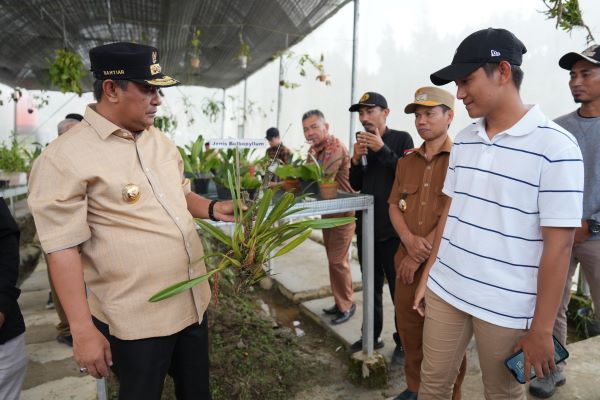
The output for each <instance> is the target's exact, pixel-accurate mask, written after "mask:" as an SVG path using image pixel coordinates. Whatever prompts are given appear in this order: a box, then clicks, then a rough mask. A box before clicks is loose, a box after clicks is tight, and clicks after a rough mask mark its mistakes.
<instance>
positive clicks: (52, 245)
mask: <svg viewBox="0 0 600 400" xmlns="http://www.w3.org/2000/svg"><path fill="white" fill-rule="evenodd" d="M128 184H134V185H137V186H138V187H139V191H140V197H139V200H138V201H137V202H135V203H129V202H127V201H126V200H125V199H124V197H123V194H122V191H123V188H124V187H125V186H126V185H128ZM189 192H190V185H189V181H188V180H187V179H184V178H183V165H182V160H181V157H180V155H179V152H178V151H177V148H176V147H175V146H174V145H173V143H172V142H171V141H170V140H169V139H168V138H167V137H166V136H165V135H163V134H162V133H161V132H160V131H158V130H157V129H155V128H153V127H151V128H149V129H148V130H145V131H143V132H142V133H141V134H140V135H138V136H137V137H136V138H135V139H134V136H133V135H132V134H131V133H130V132H128V131H126V130H124V129H121V128H119V127H118V126H116V125H114V124H113V123H112V122H110V121H108V120H107V119H105V118H104V117H102V116H101V115H100V114H98V113H97V112H96V111H95V106H94V105H93V104H92V105H90V106H88V108H87V109H86V112H85V117H84V120H83V121H82V122H81V123H79V124H78V125H76V126H75V127H73V128H72V129H70V130H69V131H68V132H66V133H65V134H64V135H62V136H60V137H58V138H57V139H56V140H54V141H53V142H52V143H51V144H50V145H49V146H48V148H47V149H45V150H44V151H43V152H42V154H41V156H40V157H39V158H38V159H37V160H36V162H35V164H34V166H33V169H32V172H31V177H30V183H29V198H28V203H29V208H30V210H31V213H32V214H33V217H34V219H35V224H36V228H37V231H38V233H39V237H40V241H41V244H42V247H43V249H44V251H45V252H46V253H52V252H55V251H59V250H63V249H67V248H70V247H74V246H80V250H81V260H82V264H83V272H84V279H85V283H86V285H87V289H88V293H89V294H88V303H89V306H90V310H91V312H92V314H93V315H94V316H95V317H96V318H98V319H99V320H101V321H102V322H104V323H106V324H108V326H109V328H110V333H111V334H112V335H114V336H116V337H118V338H120V339H124V340H132V339H142V338H149V337H157V336H166V335H171V334H173V333H176V332H179V331H181V330H182V329H184V328H185V327H187V326H189V325H191V324H193V323H197V322H199V321H200V320H201V318H202V315H203V313H204V311H205V310H206V307H207V305H208V302H209V301H210V289H209V287H208V284H207V283H206V282H205V283H203V284H200V285H198V286H195V287H194V288H193V289H192V290H189V291H186V292H183V293H180V294H178V295H176V296H173V297H171V298H169V299H166V300H163V301H160V302H157V303H150V302H148V299H149V298H150V297H151V296H152V295H153V294H155V293H156V292H158V291H160V290H161V289H164V288H166V287H168V286H170V285H172V284H174V283H177V282H180V281H183V280H187V279H190V278H192V277H196V276H198V275H201V274H203V273H205V272H206V268H205V266H204V263H203V262H202V261H201V260H199V259H200V258H201V257H202V256H203V250H202V244H201V242H200V239H199V237H198V234H197V232H196V227H195V224H194V221H193V219H192V216H191V214H190V213H189V211H188V210H187V203H186V198H185V196H186V195H187V194H188V193H189Z"/></svg>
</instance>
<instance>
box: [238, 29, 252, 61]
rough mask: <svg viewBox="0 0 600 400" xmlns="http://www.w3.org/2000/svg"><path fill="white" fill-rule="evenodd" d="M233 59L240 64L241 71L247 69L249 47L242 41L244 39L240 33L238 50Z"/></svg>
mask: <svg viewBox="0 0 600 400" xmlns="http://www.w3.org/2000/svg"><path fill="white" fill-rule="evenodd" d="M235 57H236V58H237V59H238V60H239V62H240V67H242V69H246V68H248V61H250V45H248V43H246V42H245V41H244V37H243V36H242V34H241V33H240V48H239V49H238V52H237V54H236V55H235Z"/></svg>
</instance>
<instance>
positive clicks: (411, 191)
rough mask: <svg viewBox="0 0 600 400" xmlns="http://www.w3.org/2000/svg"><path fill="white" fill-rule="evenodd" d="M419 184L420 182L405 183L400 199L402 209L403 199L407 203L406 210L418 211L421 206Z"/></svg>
mask: <svg viewBox="0 0 600 400" xmlns="http://www.w3.org/2000/svg"><path fill="white" fill-rule="evenodd" d="M419 186H420V185H418V184H405V185H403V186H402V187H401V190H400V200H399V201H398V207H400V210H402V209H403V206H402V201H404V202H405V203H406V210H405V211H404V212H406V213H410V212H416V211H417V210H418V208H419Z"/></svg>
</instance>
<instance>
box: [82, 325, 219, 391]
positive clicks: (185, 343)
mask: <svg viewBox="0 0 600 400" xmlns="http://www.w3.org/2000/svg"><path fill="white" fill-rule="evenodd" d="M93 320H94V324H95V325H96V327H97V328H98V330H99V331H100V332H102V334H103V335H104V336H105V337H106V338H107V339H108V341H109V343H110V350H111V352H112V359H113V366H112V370H113V372H114V373H115V375H117V377H118V378H119V384H120V386H119V400H160V398H161V394H162V390H163V384H164V381H165V377H166V375H167V373H168V374H169V375H171V377H172V378H173V382H174V383H175V394H176V396H177V399H178V400H210V399H211V395H210V387H209V382H208V375H209V374H208V370H209V361H208V322H207V315H206V313H204V317H203V319H202V323H201V324H199V325H198V324H193V325H190V326H188V327H187V328H185V329H184V330H182V331H180V332H177V333H175V334H173V335H170V336H163V337H153V338H148V339H139V340H121V339H119V338H116V337H114V336H112V335H110V334H109V331H108V325H106V324H105V323H103V322H101V321H99V320H97V319H96V318H94V319H93Z"/></svg>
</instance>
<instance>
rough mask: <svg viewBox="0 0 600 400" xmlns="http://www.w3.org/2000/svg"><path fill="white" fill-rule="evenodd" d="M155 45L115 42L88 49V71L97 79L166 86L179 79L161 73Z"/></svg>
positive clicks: (175, 82)
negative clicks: (89, 65)
mask: <svg viewBox="0 0 600 400" xmlns="http://www.w3.org/2000/svg"><path fill="white" fill-rule="evenodd" d="M158 61H159V53H158V49H157V48H156V47H152V46H146V45H143V44H137V43H128V42H116V43H110V44H105V45H102V46H98V47H94V48H93V49H91V50H90V64H91V69H90V70H91V71H92V73H93V74H94V78H96V79H98V80H106V79H122V80H128V81H134V82H139V83H144V84H148V85H152V86H160V87H169V86H175V85H179V81H177V80H175V79H173V78H171V77H170V76H167V75H165V74H163V72H162V68H161V66H160V64H159V63H158Z"/></svg>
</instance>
